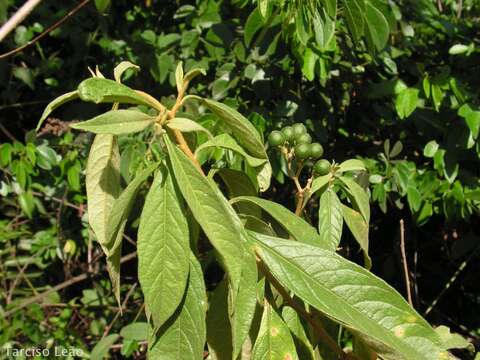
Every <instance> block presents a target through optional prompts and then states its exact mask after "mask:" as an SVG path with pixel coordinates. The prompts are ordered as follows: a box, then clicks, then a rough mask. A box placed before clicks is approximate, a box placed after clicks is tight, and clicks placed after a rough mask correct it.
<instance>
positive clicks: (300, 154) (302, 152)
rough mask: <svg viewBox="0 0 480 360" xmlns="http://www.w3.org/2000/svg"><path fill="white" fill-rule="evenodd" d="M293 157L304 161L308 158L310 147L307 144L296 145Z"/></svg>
mask: <svg viewBox="0 0 480 360" xmlns="http://www.w3.org/2000/svg"><path fill="white" fill-rule="evenodd" d="M295 156H296V157H297V158H299V159H306V158H308V157H309V156H310V146H309V145H308V144H298V145H297V146H295Z"/></svg>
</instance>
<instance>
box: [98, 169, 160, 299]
mask: <svg viewBox="0 0 480 360" xmlns="http://www.w3.org/2000/svg"><path fill="white" fill-rule="evenodd" d="M157 167H158V164H157V163H155V164H151V165H150V166H148V167H147V168H146V169H145V170H143V171H142V172H140V174H138V175H137V176H136V177H135V179H133V180H132V181H131V182H130V184H128V186H127V187H126V188H125V190H123V192H122V193H121V194H120V196H119V197H118V198H117V199H115V201H114V202H113V204H112V208H111V211H110V214H109V216H108V219H107V227H106V229H105V249H106V250H107V268H108V273H109V275H110V280H111V281H112V288H113V291H114V294H115V297H116V299H117V301H118V303H119V304H120V257H121V254H122V237H123V230H124V229H125V225H126V224H127V220H128V215H129V213H130V210H131V208H132V206H133V203H134V201H135V197H136V194H137V192H138V190H139V188H140V185H142V183H143V182H144V181H145V180H147V178H148V177H149V176H150V174H151V173H152V172H153V171H154V170H155V169H156V168H157Z"/></svg>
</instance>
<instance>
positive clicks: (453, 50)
mask: <svg viewBox="0 0 480 360" xmlns="http://www.w3.org/2000/svg"><path fill="white" fill-rule="evenodd" d="M468 49H469V47H468V46H467V45H463V44H455V45H453V46H452V47H450V49H448V53H449V54H450V55H460V54H464V53H466V52H467V51H468Z"/></svg>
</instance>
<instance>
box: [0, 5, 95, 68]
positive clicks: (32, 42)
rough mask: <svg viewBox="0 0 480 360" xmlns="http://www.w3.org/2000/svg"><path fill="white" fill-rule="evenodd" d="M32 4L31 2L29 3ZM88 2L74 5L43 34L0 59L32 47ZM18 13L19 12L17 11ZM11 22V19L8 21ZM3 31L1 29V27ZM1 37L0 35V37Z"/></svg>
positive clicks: (0, 56)
mask: <svg viewBox="0 0 480 360" xmlns="http://www.w3.org/2000/svg"><path fill="white" fill-rule="evenodd" d="M30 2H32V1H30ZM89 2H90V0H83V1H82V2H81V3H79V4H78V5H76V6H75V7H74V8H73V9H72V10H70V11H69V12H68V13H67V14H66V15H65V16H64V17H62V18H61V19H60V20H58V21H57V22H56V23H55V24H53V25H52V26H50V27H49V28H48V29H46V30H45V31H44V32H42V33H41V34H40V35H38V36H36V37H35V38H33V39H32V40H30V41H29V42H27V43H26V44H25V45H22V46H20V47H18V48H16V49H13V50H11V51H8V52H6V53H3V54H1V55H0V59H4V58H6V57H8V56H11V55H13V54H16V53H18V52H20V51H22V50H25V49H26V48H28V47H30V46H32V45H33V44H35V43H36V42H37V41H39V40H40V39H42V38H43V37H44V36H46V35H48V33H50V32H51V31H53V30H55V29H56V28H57V27H59V26H60V25H62V24H63V23H64V22H65V21H67V20H68V19H69V18H71V17H72V16H73V15H75V14H76V13H77V12H78V11H79V10H80V9H81V8H82V7H84V6H85V5H87V4H88V3H89ZM19 11H20V10H19ZM10 20H11V19H10ZM2 29H3V27H2ZM0 36H1V35H0ZM0 41H1V38H0Z"/></svg>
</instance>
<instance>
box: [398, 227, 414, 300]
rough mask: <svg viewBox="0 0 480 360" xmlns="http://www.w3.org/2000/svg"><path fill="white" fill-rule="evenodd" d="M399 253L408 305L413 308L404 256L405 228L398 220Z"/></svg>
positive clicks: (405, 257) (405, 256)
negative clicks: (400, 254)
mask: <svg viewBox="0 0 480 360" xmlns="http://www.w3.org/2000/svg"><path fill="white" fill-rule="evenodd" d="M400 251H401V253H402V262H403V273H404V275H405V286H406V288H407V299H408V303H409V304H410V305H411V306H412V307H413V302H412V289H411V286H410V275H409V273H408V263H407V255H406V254H405V227H404V223H403V219H400Z"/></svg>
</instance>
